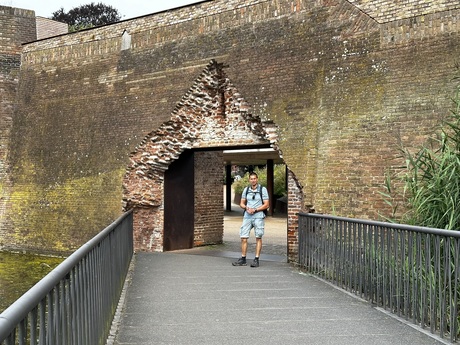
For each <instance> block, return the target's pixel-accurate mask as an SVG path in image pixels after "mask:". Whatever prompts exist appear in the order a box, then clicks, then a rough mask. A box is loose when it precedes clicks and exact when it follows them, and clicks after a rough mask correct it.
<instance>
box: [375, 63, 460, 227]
mask: <svg viewBox="0 0 460 345" xmlns="http://www.w3.org/2000/svg"><path fill="white" fill-rule="evenodd" d="M457 71H460V70H459V69H458V68H457ZM454 80H455V81H457V85H456V88H455V93H454V97H453V99H452V102H453V108H452V110H451V116H450V119H449V120H447V121H443V123H442V125H441V128H440V130H439V131H438V133H436V134H435V135H434V136H433V137H431V138H429V139H428V140H427V142H426V143H425V144H424V145H423V146H422V147H421V148H419V149H418V151H416V152H415V153H411V152H410V150H409V149H407V148H406V147H404V146H403V145H401V146H400V147H399V151H400V153H401V159H402V160H403V161H404V166H403V170H402V172H401V173H400V174H399V175H397V176H395V175H393V176H390V174H387V175H386V178H385V189H386V192H382V193H381V194H382V195H383V196H384V198H385V202H386V203H387V204H388V205H389V206H390V207H391V209H392V214H391V216H390V217H389V218H387V220H389V219H391V220H394V221H397V222H400V223H405V224H411V225H420V226H428V227H433V228H439V229H449V230H459V229H460V83H459V81H460V73H459V75H458V76H456V77H455V78H454ZM395 178H399V179H400V181H394V179H395ZM398 183H399V184H402V186H403V188H402V189H401V190H395V189H394V187H393V186H394V185H395V184H396V185H397V184H398ZM396 194H398V196H395V195H396ZM397 200H402V203H403V204H404V207H405V209H406V210H407V211H406V213H404V214H403V215H402V216H401V217H400V219H395V217H396V212H397V210H398V207H399V206H400V205H399V204H398V202H397Z"/></svg>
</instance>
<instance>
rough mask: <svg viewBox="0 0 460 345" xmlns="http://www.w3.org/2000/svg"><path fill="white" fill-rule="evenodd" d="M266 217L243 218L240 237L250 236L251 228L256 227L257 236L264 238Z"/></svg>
mask: <svg viewBox="0 0 460 345" xmlns="http://www.w3.org/2000/svg"><path fill="white" fill-rule="evenodd" d="M264 226H265V219H263V218H243V224H242V225H241V228H240V237H241V238H249V234H250V233H251V229H252V228H254V234H255V236H256V238H262V236H263V235H264Z"/></svg>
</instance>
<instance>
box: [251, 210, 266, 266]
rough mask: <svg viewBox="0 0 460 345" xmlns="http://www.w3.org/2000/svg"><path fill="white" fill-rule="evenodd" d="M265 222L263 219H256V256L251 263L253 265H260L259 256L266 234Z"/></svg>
mask: <svg viewBox="0 0 460 345" xmlns="http://www.w3.org/2000/svg"><path fill="white" fill-rule="evenodd" d="M264 228H265V222H264V220H263V219H257V220H255V221H254V233H255V235H256V253H255V254H256V257H255V258H254V261H253V262H252V264H251V267H259V257H260V252H261V251H262V236H263V235H264Z"/></svg>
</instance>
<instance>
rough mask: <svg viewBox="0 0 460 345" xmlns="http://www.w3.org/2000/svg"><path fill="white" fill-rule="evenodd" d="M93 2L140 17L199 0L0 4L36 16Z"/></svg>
mask: <svg viewBox="0 0 460 345" xmlns="http://www.w3.org/2000/svg"><path fill="white" fill-rule="evenodd" d="M91 2H94V3H99V2H102V3H103V4H104V5H110V6H112V7H113V8H115V9H117V10H118V13H119V14H120V15H121V17H122V18H121V19H122V20H124V19H129V18H134V17H140V16H143V15H146V14H151V13H155V12H159V11H163V10H166V9H170V8H175V7H180V6H184V5H188V4H191V3H195V2H200V1H198V0H0V5H3V6H11V7H18V8H24V9H27V10H34V11H35V15H36V16H41V17H46V18H49V17H51V15H52V13H53V12H55V11H57V10H59V9H60V8H61V7H63V8H64V11H65V12H68V11H69V10H71V9H72V8H74V7H78V6H80V5H87V4H90V3H91Z"/></svg>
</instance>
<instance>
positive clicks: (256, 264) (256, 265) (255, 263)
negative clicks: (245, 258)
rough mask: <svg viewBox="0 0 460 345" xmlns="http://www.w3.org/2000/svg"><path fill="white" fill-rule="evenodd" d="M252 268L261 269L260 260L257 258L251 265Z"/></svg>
mask: <svg viewBox="0 0 460 345" xmlns="http://www.w3.org/2000/svg"><path fill="white" fill-rule="evenodd" d="M251 267H259V259H257V258H255V259H254V261H253V262H252V264H251Z"/></svg>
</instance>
